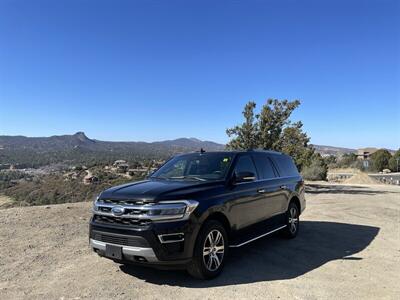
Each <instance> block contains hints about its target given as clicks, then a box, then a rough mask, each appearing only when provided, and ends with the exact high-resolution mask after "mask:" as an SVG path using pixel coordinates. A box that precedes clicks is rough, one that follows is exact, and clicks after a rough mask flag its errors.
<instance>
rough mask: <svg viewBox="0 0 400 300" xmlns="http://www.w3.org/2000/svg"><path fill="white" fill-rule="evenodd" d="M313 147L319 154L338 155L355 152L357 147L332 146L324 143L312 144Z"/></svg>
mask: <svg viewBox="0 0 400 300" xmlns="http://www.w3.org/2000/svg"><path fill="white" fill-rule="evenodd" d="M312 146H313V147H314V148H315V151H316V152H318V153H319V154H321V155H335V156H340V155H343V154H346V153H355V152H357V149H351V148H342V147H333V146H324V145H312Z"/></svg>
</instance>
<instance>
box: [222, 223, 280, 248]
mask: <svg viewBox="0 0 400 300" xmlns="http://www.w3.org/2000/svg"><path fill="white" fill-rule="evenodd" d="M286 226H287V225H283V226H281V227H278V228H276V229H274V230H271V231H268V232H266V233H264V234H261V235H259V236H256V237H255V238H252V239H250V240H248V241H245V242H243V243H240V244H238V245H229V248H239V247H242V246H244V245H246V244H248V243H251V242H254V241H255V240H258V239H261V238H262V237H264V236H267V235H269V234H271V233H274V232H275V231H278V230H281V229H283V228H285V227H286Z"/></svg>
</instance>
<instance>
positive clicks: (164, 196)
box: [90, 151, 306, 278]
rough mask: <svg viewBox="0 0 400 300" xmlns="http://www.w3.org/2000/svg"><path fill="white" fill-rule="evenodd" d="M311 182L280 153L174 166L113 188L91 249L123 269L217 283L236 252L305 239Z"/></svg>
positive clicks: (96, 221) (200, 156)
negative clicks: (262, 242) (151, 269)
mask: <svg viewBox="0 0 400 300" xmlns="http://www.w3.org/2000/svg"><path fill="white" fill-rule="evenodd" d="M305 205H306V202H305V199H304V182H303V179H302V178H301V176H300V175H299V173H298V171H297V168H296V166H295V164H294V163H293V161H292V159H291V157H290V156H287V155H285V154H282V153H279V152H273V151H241V152H203V151H201V152H199V153H189V154H182V155H178V156H175V157H173V158H172V159H170V160H168V161H167V162H166V163H165V164H164V165H163V166H162V167H161V168H160V169H158V170H157V171H156V172H154V173H153V174H152V175H151V176H150V177H149V178H148V179H146V180H144V181H140V182H134V183H129V184H125V185H121V186H116V187H112V188H110V189H108V190H106V191H104V192H102V193H101V194H100V195H99V196H98V198H97V199H96V200H95V202H94V205H93V217H92V219H91V221H90V245H91V247H92V248H93V250H94V251H95V252H97V253H98V254H99V255H100V256H105V257H107V258H110V259H112V260H114V261H115V262H118V263H128V264H135V263H136V264H142V265H150V266H157V267H163V268H185V269H187V270H188V271H189V273H190V274H191V275H193V276H195V277H198V278H212V277H215V276H217V275H218V274H219V273H220V272H221V270H222V268H223V266H224V262H225V258H226V255H227V252H228V249H229V248H234V247H240V246H243V245H245V244H247V243H250V242H252V241H254V240H256V239H259V238H261V237H264V236H266V235H268V234H271V233H273V232H275V231H278V230H280V231H281V232H282V234H283V235H284V236H286V237H288V238H293V237H295V236H296V235H297V233H298V231H299V215H300V213H301V212H302V211H303V210H304V208H305Z"/></svg>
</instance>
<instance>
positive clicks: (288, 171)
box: [273, 155, 299, 176]
mask: <svg viewBox="0 0 400 300" xmlns="http://www.w3.org/2000/svg"><path fill="white" fill-rule="evenodd" d="M273 159H274V160H275V162H276V164H277V167H278V170H279V173H280V175H281V176H297V175H299V171H298V170H297V168H296V165H295V164H294V162H293V160H292V158H291V157H290V156H288V155H274V156H273Z"/></svg>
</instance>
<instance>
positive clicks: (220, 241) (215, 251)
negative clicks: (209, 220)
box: [203, 229, 225, 271]
mask: <svg viewBox="0 0 400 300" xmlns="http://www.w3.org/2000/svg"><path fill="white" fill-rule="evenodd" d="M224 247H225V241H224V236H223V235H222V233H221V232H220V231H219V230H217V229H214V230H212V231H210V233H209V234H208V235H207V237H206V240H205V241H204V246H203V262H204V265H205V267H206V268H207V270H209V271H215V270H217V269H218V268H219V266H220V265H221V263H222V260H223V259H224V251H225V250H224V249H225V248H224Z"/></svg>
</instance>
